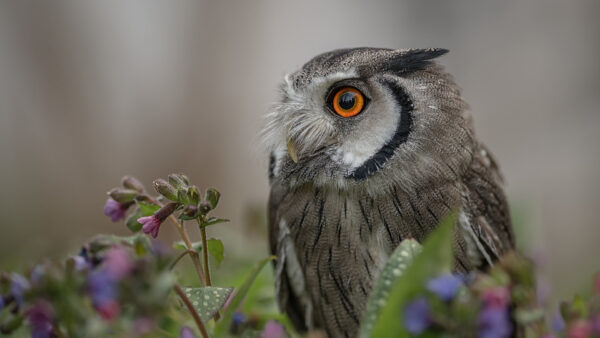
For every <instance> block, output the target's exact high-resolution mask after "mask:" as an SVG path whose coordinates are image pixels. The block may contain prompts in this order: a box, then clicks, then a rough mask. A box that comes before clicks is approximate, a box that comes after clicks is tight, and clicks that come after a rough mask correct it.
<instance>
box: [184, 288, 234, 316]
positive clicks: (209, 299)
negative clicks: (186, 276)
mask: <svg viewBox="0 0 600 338" xmlns="http://www.w3.org/2000/svg"><path fill="white" fill-rule="evenodd" d="M182 289H183V292H185V295H186V296H187V298H188V299H189V300H190V302H192V305H193V306H194V309H196V312H198V315H200V318H202V321H203V322H205V323H206V322H207V321H209V320H210V319H211V318H212V317H213V316H214V315H215V313H217V312H218V311H219V310H221V308H222V307H223V305H225V302H227V299H229V296H230V295H231V292H232V291H233V288H221V287H214V286H207V287H203V288H182Z"/></svg>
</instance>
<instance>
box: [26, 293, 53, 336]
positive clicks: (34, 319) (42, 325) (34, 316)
mask: <svg viewBox="0 0 600 338" xmlns="http://www.w3.org/2000/svg"><path fill="white" fill-rule="evenodd" d="M27 320H28V321H29V324H30V325H31V336H32V337H34V338H50V337H51V334H52V329H53V325H52V320H53V311H52V305H50V303H48V302H47V301H45V300H38V301H37V302H36V303H35V304H34V305H33V306H32V307H31V308H30V309H29V310H27Z"/></svg>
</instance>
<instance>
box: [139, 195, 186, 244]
mask: <svg viewBox="0 0 600 338" xmlns="http://www.w3.org/2000/svg"><path fill="white" fill-rule="evenodd" d="M179 205H180V204H179V203H175V202H172V203H168V204H167V205H165V206H163V207H162V208H160V209H159V210H158V211H157V212H155V213H154V215H152V216H145V217H140V218H138V220H137V221H138V223H140V224H142V231H143V232H144V233H146V234H151V235H152V237H154V238H156V236H158V230H159V228H160V225H161V224H162V222H164V221H165V219H167V217H169V216H170V215H171V214H172V213H173V212H174V211H175V210H177V208H178V207H179Z"/></svg>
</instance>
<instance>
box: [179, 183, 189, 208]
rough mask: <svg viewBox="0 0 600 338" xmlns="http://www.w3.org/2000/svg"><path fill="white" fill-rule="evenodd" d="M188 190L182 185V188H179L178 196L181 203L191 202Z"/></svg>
mask: <svg viewBox="0 0 600 338" xmlns="http://www.w3.org/2000/svg"><path fill="white" fill-rule="evenodd" d="M187 191H188V189H187V188H185V187H181V188H179V189H177V198H178V199H179V201H180V202H181V203H184V204H189V203H190V200H189V198H188V194H187Z"/></svg>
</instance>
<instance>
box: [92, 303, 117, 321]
mask: <svg viewBox="0 0 600 338" xmlns="http://www.w3.org/2000/svg"><path fill="white" fill-rule="evenodd" d="M96 311H98V313H99V314H100V317H102V319H104V320H108V321H111V320H113V319H115V318H117V317H118V316H119V314H120V313H121V305H119V303H117V301H116V300H114V299H111V300H108V301H106V302H103V303H102V304H98V305H96Z"/></svg>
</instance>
